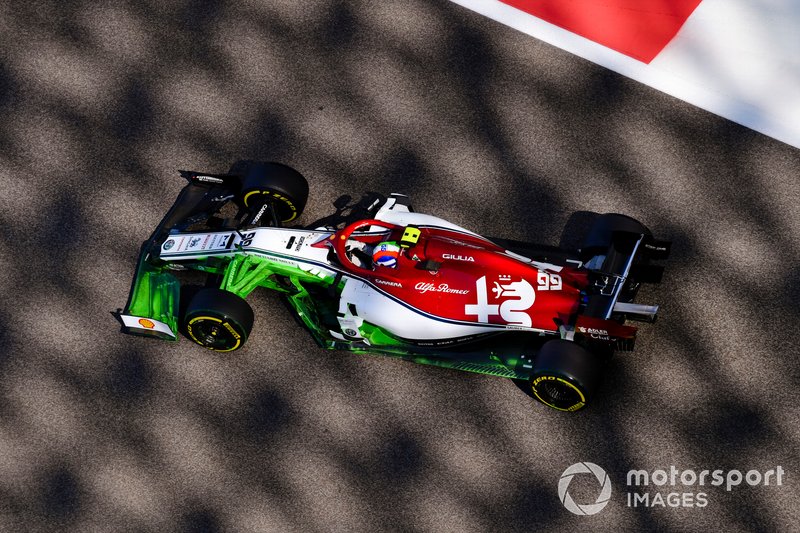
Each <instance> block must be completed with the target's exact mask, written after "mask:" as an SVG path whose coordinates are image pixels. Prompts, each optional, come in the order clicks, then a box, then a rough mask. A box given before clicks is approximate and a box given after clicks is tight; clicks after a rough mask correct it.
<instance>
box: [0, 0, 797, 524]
mask: <svg viewBox="0 0 800 533" xmlns="http://www.w3.org/2000/svg"><path fill="white" fill-rule="evenodd" d="M0 30H2V32H1V33H0V35H3V44H2V46H0V53H1V54H2V58H1V59H2V63H1V64H0V65H1V66H0V110H2V123H1V124H2V125H0V147H2V149H1V150H0V173H1V174H0V176H1V178H2V179H0V191H1V193H0V228H1V229H0V235H2V240H0V246H2V247H1V248H0V266H1V267H2V268H0V272H2V274H1V275H0V289H1V290H2V294H3V298H2V303H1V304H0V324H1V325H2V327H0V350H1V355H0V368H1V369H2V379H1V380H0V530H1V531H30V530H57V531H66V530H71V531H303V532H313V531H320V532H327V531H534V530H537V529H548V530H554V529H566V530H574V529H581V530H589V531H625V530H628V531H699V530H724V531H791V530H795V531H796V530H798V527H800V526H798V524H800V514H798V504H797V501H798V500H799V499H800V488H799V487H798V482H797V476H798V475H799V474H800V457H798V448H800V411H799V410H798V406H797V390H798V385H799V384H800V367H799V366H798V362H797V353H798V341H797V330H798V326H800V321H799V320H798V308H797V302H798V301H799V300H800V292H799V291H798V286H800V276H798V269H797V259H798V257H799V256H800V237H798V235H800V193H799V192H798V184H797V176H798V175H800V157H798V156H799V155H800V154H799V153H798V151H797V150H796V149H794V148H791V147H789V146H787V145H784V144H781V143H779V142H777V141H774V140H772V139H770V138H767V137H765V136H762V135H760V134H756V133H754V132H752V131H750V130H748V129H745V128H743V127H740V126H737V125H735V124H732V123H730V122H728V121H726V120H724V119H721V118H718V117H716V116H713V115H710V114H708V113H706V112H703V111H700V110H698V109H696V108H693V107H691V106H690V105H688V104H684V103H682V102H680V101H678V100H675V99H673V98H671V97H668V96H665V95H663V94H661V93H658V92H656V91H653V90H651V89H649V88H647V87H645V86H642V85H639V84H637V83H634V82H631V81H628V80H626V79H624V78H621V77H620V76H618V75H616V74H613V73H611V72H609V71H607V70H604V69H603V68H601V67H597V66H595V65H592V64H590V63H588V62H586V61H584V60H581V59H578V58H576V57H574V56H570V55H569V54H567V53H565V52H562V51H560V50H558V49H555V48H553V47H551V46H549V45H545V44H543V43H541V42H538V41H536V40H534V39H532V38H530V37H527V36H525V35H523V34H521V33H517V32H515V31H513V30H510V29H508V28H506V27H503V26H501V25H499V24H497V23H495V22H492V21H490V20H488V19H484V18H482V17H480V16H479V15H477V14H475V13H472V12H470V11H467V10H465V9H463V8H461V7H459V6H457V5H455V4H451V3H449V2H444V1H439V2H422V1H413V0H409V1H404V2H370V3H348V2H334V1H327V0H316V1H307V2H290V1H272V2H263V3H262V2H228V3H215V4H210V3H206V2H156V1H145V2H128V3H115V4H114V5H110V4H109V5H105V6H104V5H100V4H96V3H94V2H72V3H60V2H34V3H27V2H26V3H23V2H17V3H14V4H10V5H9V4H6V5H4V7H2V8H0ZM240 158H257V159H265V160H276V161H282V162H285V163H287V164H290V165H292V166H294V167H295V168H297V169H299V170H300V171H301V172H303V173H304V174H305V175H306V176H307V177H308V179H309V181H310V182H311V189H312V193H311V198H310V201H309V205H308V208H307V211H306V214H305V215H303V218H302V221H304V222H311V221H313V220H315V219H317V218H320V217H322V216H324V215H327V214H330V213H331V212H332V211H333V207H332V202H333V201H334V200H335V199H336V198H337V197H338V196H340V195H342V194H350V195H352V196H353V197H355V198H357V197H359V195H360V194H361V193H363V192H364V191H368V190H373V191H379V192H385V193H388V192H391V191H398V192H404V193H407V194H409V195H410V196H411V197H412V199H413V200H414V203H415V207H416V208H417V210H419V211H422V212H429V213H431V214H436V215H438V216H441V217H443V218H446V219H450V220H452V221H453V222H456V223H458V224H460V225H462V226H465V227H468V228H471V229H473V230H475V231H477V232H480V233H482V234H487V235H496V236H504V237H508V238H513V239H519V240H530V241H534V242H541V243H545V244H559V243H560V242H562V243H566V244H570V243H572V244H574V243H576V242H577V241H578V240H579V239H580V237H579V233H580V231H579V230H580V226H581V223H580V222H581V220H582V219H583V218H585V213H586V212H622V213H627V214H630V215H632V216H634V217H637V218H639V219H641V220H642V221H644V222H645V223H646V224H647V225H648V226H649V227H650V228H651V229H652V230H653V232H654V233H655V234H656V235H658V236H662V237H665V238H670V239H673V240H674V242H675V244H674V248H673V255H672V258H671V262H670V265H669V270H668V273H667V275H666V277H665V281H664V283H663V284H662V285H661V286H657V287H649V288H647V289H646V290H644V291H643V292H642V293H641V298H640V300H641V301H643V302H646V303H659V304H661V305H662V314H661V318H660V320H659V322H658V323H656V324H654V325H645V326H643V327H642V328H641V331H640V335H639V340H638V344H637V349H636V351H635V352H633V353H630V354H622V355H621V356H620V357H618V358H617V359H615V361H614V362H613V364H612V366H611V368H610V369H609V372H608V375H607V378H606V380H605V383H604V385H603V387H602V390H601V393H600V397H599V399H598V400H597V402H596V403H595V404H594V405H593V406H591V407H590V408H588V409H586V410H585V411H583V412H581V413H579V414H576V415H567V414H562V413H559V412H555V411H552V410H549V409H547V408H545V407H543V406H541V405H539V404H535V403H533V402H532V401H531V400H530V399H529V398H528V397H527V396H525V395H524V394H523V393H522V392H521V391H520V390H519V389H517V388H516V387H515V386H514V385H513V384H512V383H511V382H509V381H506V380H503V379H499V378H491V377H487V376H481V375H477V374H466V373H459V372H455V371H446V370H441V369H435V368H430V367H422V366H416V365H413V364H410V363H404V362H400V361H395V360H391V359H387V358H380V357H368V356H355V355H352V354H348V353H336V352H327V351H323V350H321V349H319V348H318V347H317V346H316V345H315V344H314V342H313V341H312V339H311V337H310V336H309V335H308V334H307V333H306V332H305V331H303V330H302V329H300V328H299V327H297V326H296V324H295V322H294V321H293V319H292V318H291V317H290V315H289V313H288V312H287V310H286V308H285V307H284V306H283V305H282V303H281V302H280V300H279V299H278V298H277V297H275V296H274V295H272V294H268V293H266V292H260V293H256V294H255V295H254V296H253V297H252V298H251V301H252V305H253V307H254V309H255V312H256V324H255V328H254V334H253V336H252V338H251V340H250V342H249V344H248V345H247V346H246V347H245V348H244V349H243V350H241V351H240V352H237V353H235V354H232V355H228V356H219V355H216V354H214V353H211V352H207V351H204V350H202V349H200V348H199V347H195V346H194V345H192V344H191V343H189V342H188V341H186V340H185V339H184V340H183V341H182V342H180V343H178V344H169V343H161V342H158V341H152V340H147V339H139V338H132V337H128V336H124V335H121V334H120V333H119V326H118V324H117V322H116V321H115V320H114V318H113V317H112V315H111V312H112V311H115V310H117V309H118V308H120V307H121V306H123V305H124V303H125V300H126V297H127V292H128V289H129V284H130V280H131V277H132V275H133V268H134V262H135V260H136V256H137V252H138V248H139V244H140V243H141V241H142V240H144V239H145V238H146V237H147V236H148V235H149V234H150V232H151V231H152V229H153V227H154V225H155V224H156V223H157V222H158V220H160V217H161V216H162V215H163V214H164V212H165V211H166V210H167V209H168V207H169V206H170V205H171V203H172V201H173V199H174V197H175V195H176V194H177V193H178V191H179V189H180V188H181V186H182V181H181V179H180V178H179V176H178V174H177V172H176V171H177V170H178V169H186V168H190V169H196V170H203V171H208V172H214V171H218V172H222V171H225V170H227V168H228V166H229V165H230V164H231V163H232V162H233V161H235V160H236V159H240ZM565 227H568V228H570V227H571V229H568V231H566V232H564V228H565ZM581 461H591V462H594V463H596V464H598V465H600V466H602V467H603V468H605V470H606V471H607V472H608V473H609V476H610V479H611V481H612V486H613V489H614V492H613V494H612V498H611V501H610V502H609V504H608V506H607V507H606V508H605V509H604V510H603V511H601V512H600V513H599V514H596V515H594V516H588V517H587V516H575V515H572V514H571V513H569V512H568V511H567V510H566V509H565V508H564V507H563V506H562V504H561V503H560V501H559V498H558V494H557V484H558V480H559V477H560V476H561V474H562V472H563V471H564V470H565V468H567V467H568V466H569V465H571V464H573V463H577V462H581ZM671 465H674V466H675V467H676V468H678V469H681V470H682V469H687V468H691V469H695V470H696V471H700V470H703V469H716V468H719V469H725V470H729V469H739V470H742V471H747V470H750V469H758V470H761V471H762V472H763V471H766V470H768V469H772V468H775V467H776V466H778V465H780V466H782V467H783V468H784V469H785V471H786V474H785V476H784V479H783V485H782V486H774V484H773V485H771V486H769V487H764V486H759V487H749V486H740V487H738V488H737V487H734V488H733V490H731V491H730V492H728V491H726V490H725V489H724V487H705V488H704V492H706V493H707V500H708V505H707V506H706V507H704V508H683V507H681V508H670V507H665V508H662V507H658V508H643V507H641V506H640V507H637V508H633V507H628V506H627V505H626V496H625V492H626V491H627V489H626V487H625V473H626V472H627V471H628V470H630V469H646V470H649V471H652V470H654V469H659V468H667V469H669V467H670V466H671ZM650 489H651V490H650V492H660V493H663V494H664V495H666V494H667V493H668V492H670V491H672V490H673V489H670V488H669V487H661V488H658V487H650ZM654 489H655V490H654ZM597 490H598V485H597V483H596V482H595V481H593V480H592V479H591V478H587V477H586V476H578V477H576V478H575V480H574V482H573V484H572V485H571V487H570V492H571V493H572V494H573V496H574V497H575V499H576V500H577V501H581V502H582V503H591V501H593V499H594V497H595V496H596V494H597ZM675 490H677V491H678V492H695V493H696V492H699V489H698V488H697V487H690V488H688V489H684V488H683V487H680V486H679V487H677V489H675ZM639 492H643V491H641V490H640V491H639Z"/></svg>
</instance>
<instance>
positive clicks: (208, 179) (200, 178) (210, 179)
mask: <svg viewBox="0 0 800 533" xmlns="http://www.w3.org/2000/svg"><path fill="white" fill-rule="evenodd" d="M194 179H196V180H197V181H205V182H208V183H225V180H222V179H220V178H215V177H213V176H195V177H194Z"/></svg>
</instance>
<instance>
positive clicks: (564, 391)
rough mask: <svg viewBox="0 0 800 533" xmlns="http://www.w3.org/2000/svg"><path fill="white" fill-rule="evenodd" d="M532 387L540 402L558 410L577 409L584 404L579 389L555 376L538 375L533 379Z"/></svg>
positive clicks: (583, 398)
mask: <svg viewBox="0 0 800 533" xmlns="http://www.w3.org/2000/svg"><path fill="white" fill-rule="evenodd" d="M532 388H533V393H534V394H535V395H536V397H537V398H539V400H541V401H542V403H544V404H546V405H549V406H550V407H553V408H555V409H558V410H560V411H577V410H578V409H580V408H581V407H583V406H584V405H586V397H585V396H584V395H583V393H582V392H581V391H580V389H578V387H576V386H575V385H574V384H572V383H570V382H569V381H567V380H565V379H563V378H560V377H557V376H540V377H538V378H536V379H535V380H534V381H533V384H532Z"/></svg>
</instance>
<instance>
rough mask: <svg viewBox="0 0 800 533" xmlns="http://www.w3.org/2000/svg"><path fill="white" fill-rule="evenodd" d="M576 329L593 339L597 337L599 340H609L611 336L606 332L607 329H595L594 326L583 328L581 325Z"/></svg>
mask: <svg viewBox="0 0 800 533" xmlns="http://www.w3.org/2000/svg"><path fill="white" fill-rule="evenodd" d="M578 331H579V332H580V333H584V334H586V335H589V336H590V337H591V338H593V339H598V340H601V341H610V340H611V336H610V335H609V334H608V331H607V330H605V329H595V328H585V327H583V326H578Z"/></svg>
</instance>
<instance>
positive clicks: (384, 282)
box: [375, 279, 403, 289]
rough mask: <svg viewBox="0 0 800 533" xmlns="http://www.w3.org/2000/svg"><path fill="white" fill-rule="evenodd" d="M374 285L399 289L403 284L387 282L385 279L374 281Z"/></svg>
mask: <svg viewBox="0 0 800 533" xmlns="http://www.w3.org/2000/svg"><path fill="white" fill-rule="evenodd" d="M375 283H380V284H381V285H388V286H390V287H399V288H401V289H402V288H403V284H402V283H399V282H397V281H388V280H385V279H376V280H375Z"/></svg>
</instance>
